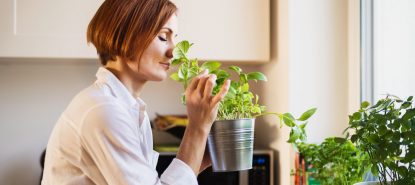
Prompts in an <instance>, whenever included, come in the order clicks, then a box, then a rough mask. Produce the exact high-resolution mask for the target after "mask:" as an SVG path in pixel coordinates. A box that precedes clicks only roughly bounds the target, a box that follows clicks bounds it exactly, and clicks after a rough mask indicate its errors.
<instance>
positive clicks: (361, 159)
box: [296, 137, 370, 185]
mask: <svg viewBox="0 0 415 185" xmlns="http://www.w3.org/2000/svg"><path fill="white" fill-rule="evenodd" d="M297 149H298V151H299V153H300V155H301V156H302V158H304V159H305V162H306V164H307V165H306V166H307V167H305V168H304V169H302V168H299V169H296V170H297V173H299V174H302V175H303V176H308V175H310V176H311V177H313V178H314V179H315V180H317V181H318V182H319V183H321V184H323V185H324V184H342V185H352V184H354V183H357V182H361V181H362V180H363V177H364V175H365V173H366V172H367V171H368V170H369V169H370V168H369V167H370V165H369V160H368V159H369V158H368V155H367V154H366V153H364V152H363V151H361V150H359V149H358V148H356V147H355V145H354V144H353V143H352V142H351V141H350V140H347V139H344V138H338V137H329V138H326V139H325V140H324V141H323V142H322V143H321V144H319V145H317V144H307V143H303V142H300V143H298V144H297ZM307 169H309V170H307Z"/></svg>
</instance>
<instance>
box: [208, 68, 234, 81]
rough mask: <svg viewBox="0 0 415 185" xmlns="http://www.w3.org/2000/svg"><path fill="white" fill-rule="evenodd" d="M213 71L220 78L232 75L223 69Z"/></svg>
mask: <svg viewBox="0 0 415 185" xmlns="http://www.w3.org/2000/svg"><path fill="white" fill-rule="evenodd" d="M212 73H214V74H216V76H217V78H218V79H221V78H229V76H230V75H229V73H227V72H226V71H225V70H222V69H219V70H216V71H214V72H212Z"/></svg>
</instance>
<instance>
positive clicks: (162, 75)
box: [151, 73, 167, 82]
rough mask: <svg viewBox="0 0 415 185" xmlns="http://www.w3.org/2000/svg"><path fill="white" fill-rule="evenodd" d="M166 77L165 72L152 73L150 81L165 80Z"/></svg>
mask: <svg viewBox="0 0 415 185" xmlns="http://www.w3.org/2000/svg"><path fill="white" fill-rule="evenodd" d="M166 78H167V73H165V74H159V75H154V76H153V78H151V81H155V82H160V81H163V80H165V79H166Z"/></svg>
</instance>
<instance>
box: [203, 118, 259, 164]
mask: <svg viewBox="0 0 415 185" xmlns="http://www.w3.org/2000/svg"><path fill="white" fill-rule="evenodd" d="M254 127H255V119H254V118H253V119H238V120H223V121H215V122H214V123H213V125H212V129H211V130H210V133H209V137H208V147H209V154H210V158H211V160H212V168H213V171H214V172H226V171H240V170H248V169H251V168H252V156H253V148H254Z"/></svg>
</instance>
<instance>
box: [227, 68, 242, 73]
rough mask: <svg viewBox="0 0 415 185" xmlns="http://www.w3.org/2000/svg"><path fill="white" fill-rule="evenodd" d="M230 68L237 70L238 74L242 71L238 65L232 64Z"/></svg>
mask: <svg viewBox="0 0 415 185" xmlns="http://www.w3.org/2000/svg"><path fill="white" fill-rule="evenodd" d="M229 69H230V70H233V71H235V72H236V73H238V75H239V74H241V72H242V69H241V68H239V67H238V66H230V67H229Z"/></svg>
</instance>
